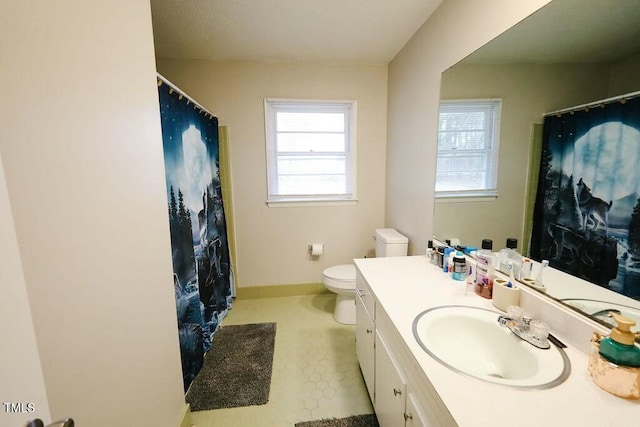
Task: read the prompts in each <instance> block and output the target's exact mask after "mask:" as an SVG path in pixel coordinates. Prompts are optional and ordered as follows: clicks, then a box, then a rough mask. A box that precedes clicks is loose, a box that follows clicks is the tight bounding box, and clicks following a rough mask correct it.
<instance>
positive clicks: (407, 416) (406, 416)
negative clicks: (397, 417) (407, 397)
mask: <svg viewBox="0 0 640 427" xmlns="http://www.w3.org/2000/svg"><path fill="white" fill-rule="evenodd" d="M412 419H413V415H411V414H407V413H406V412H405V413H404V420H405V421H409V420H412Z"/></svg>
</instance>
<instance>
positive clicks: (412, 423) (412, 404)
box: [404, 391, 432, 427]
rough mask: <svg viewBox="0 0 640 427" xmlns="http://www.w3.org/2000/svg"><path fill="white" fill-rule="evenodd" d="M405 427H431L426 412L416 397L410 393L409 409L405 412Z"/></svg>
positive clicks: (408, 397) (408, 399)
mask: <svg viewBox="0 0 640 427" xmlns="http://www.w3.org/2000/svg"><path fill="white" fill-rule="evenodd" d="M404 419H405V424H404V426H405V427H430V426H432V424H430V423H429V422H428V420H427V417H426V416H425V414H424V410H423V408H422V405H420V402H418V400H417V398H416V396H415V395H414V394H413V393H411V391H409V394H408V395H407V407H406V409H405V412H404Z"/></svg>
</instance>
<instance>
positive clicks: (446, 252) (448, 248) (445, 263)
mask: <svg viewBox="0 0 640 427" xmlns="http://www.w3.org/2000/svg"><path fill="white" fill-rule="evenodd" d="M452 252H453V248H452V247H451V246H445V248H444V254H443V257H442V271H444V272H445V273H448V272H449V259H450V255H451V253H452Z"/></svg>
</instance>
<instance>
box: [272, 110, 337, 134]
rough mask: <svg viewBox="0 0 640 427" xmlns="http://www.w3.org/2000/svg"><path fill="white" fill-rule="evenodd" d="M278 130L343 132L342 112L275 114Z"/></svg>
mask: <svg viewBox="0 0 640 427" xmlns="http://www.w3.org/2000/svg"><path fill="white" fill-rule="evenodd" d="M276 123H277V129H276V130H277V131H278V132H299V131H304V132H344V114H342V113H289V112H278V113H277V114H276Z"/></svg>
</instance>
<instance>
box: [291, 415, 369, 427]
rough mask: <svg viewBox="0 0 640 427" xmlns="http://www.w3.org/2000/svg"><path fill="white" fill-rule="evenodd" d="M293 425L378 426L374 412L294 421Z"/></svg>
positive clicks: (322, 426) (321, 426) (325, 426)
mask: <svg viewBox="0 0 640 427" xmlns="http://www.w3.org/2000/svg"><path fill="white" fill-rule="evenodd" d="M295 427H379V425H378V419H377V418H376V416H375V415H374V414H368V415H354V416H352V417H347V418H333V419H324V420H318V421H305V422H303V423H296V425H295Z"/></svg>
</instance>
